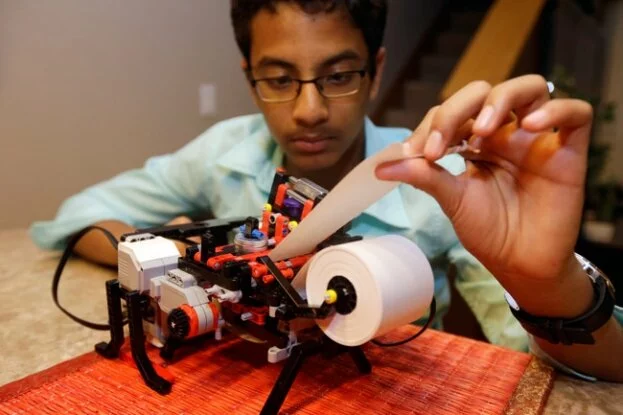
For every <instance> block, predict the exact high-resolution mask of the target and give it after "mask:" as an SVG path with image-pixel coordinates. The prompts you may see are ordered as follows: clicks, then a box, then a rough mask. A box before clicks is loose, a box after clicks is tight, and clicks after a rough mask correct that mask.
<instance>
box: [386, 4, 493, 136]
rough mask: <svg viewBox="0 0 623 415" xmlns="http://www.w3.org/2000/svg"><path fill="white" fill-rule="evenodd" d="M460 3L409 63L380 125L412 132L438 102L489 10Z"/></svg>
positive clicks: (438, 25) (444, 17)
mask: <svg viewBox="0 0 623 415" xmlns="http://www.w3.org/2000/svg"><path fill="white" fill-rule="evenodd" d="M460 3H461V2H457V4H458V5H457V6H451V8H450V9H449V10H447V11H445V12H444V13H443V14H442V16H441V18H440V19H439V20H438V23H437V24H435V25H434V27H433V28H432V31H431V33H430V34H429V36H427V39H426V40H425V41H424V44H423V45H422V47H421V50H422V51H424V52H421V53H420V54H419V55H417V54H416V55H414V58H413V61H412V62H410V63H409V64H408V66H407V68H406V70H405V74H404V76H403V78H402V79H401V80H400V81H399V82H398V84H397V85H396V86H395V87H394V89H393V91H392V94H393V97H392V99H391V100H389V101H387V102H388V105H387V106H386V108H385V110H384V111H383V112H382V113H381V114H380V116H379V117H378V119H379V121H378V124H379V125H385V126H391V127H406V128H408V129H410V130H413V129H415V128H416V127H417V125H418V124H419V123H420V121H421V120H422V118H424V116H425V115H426V112H427V111H428V110H429V109H430V108H431V107H433V106H435V105H437V104H438V103H439V101H440V99H439V95H440V93H441V90H442V88H443V85H444V84H445V82H446V81H447V80H448V78H449V76H450V74H451V73H452V70H453V69H454V67H455V65H456V64H457V63H458V61H459V58H460V57H461V55H462V54H463V51H464V50H465V48H466V47H467V45H468V44H469V42H470V40H471V39H472V37H473V35H474V33H475V32H476V30H477V29H478V26H479V25H480V23H481V21H482V20H483V18H484V16H485V13H486V10H487V5H482V4H481V5H477V6H471V7H467V6H465V5H464V4H460ZM465 3H470V2H465Z"/></svg>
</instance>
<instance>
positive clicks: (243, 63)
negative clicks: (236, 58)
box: [240, 58, 259, 106]
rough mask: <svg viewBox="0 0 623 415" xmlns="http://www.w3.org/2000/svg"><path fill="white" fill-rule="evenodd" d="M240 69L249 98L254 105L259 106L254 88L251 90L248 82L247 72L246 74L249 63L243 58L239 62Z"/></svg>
mask: <svg viewBox="0 0 623 415" xmlns="http://www.w3.org/2000/svg"><path fill="white" fill-rule="evenodd" d="M240 68H241V69H242V72H243V73H244V79H245V80H246V81H247V86H248V87H249V92H250V93H251V98H253V101H254V102H255V105H257V106H259V101H258V99H257V94H256V93H255V88H253V87H252V86H251V82H249V72H248V70H249V62H247V60H246V59H245V58H242V60H241V61H240Z"/></svg>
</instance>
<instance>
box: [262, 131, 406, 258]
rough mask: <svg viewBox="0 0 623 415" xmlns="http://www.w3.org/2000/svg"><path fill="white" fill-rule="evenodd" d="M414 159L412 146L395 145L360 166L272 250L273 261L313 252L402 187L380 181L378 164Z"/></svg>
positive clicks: (394, 183) (395, 183)
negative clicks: (374, 204) (342, 228)
mask: <svg viewBox="0 0 623 415" xmlns="http://www.w3.org/2000/svg"><path fill="white" fill-rule="evenodd" d="M411 156H412V154H409V146H407V145H405V144H403V143H393V144H390V145H389V146H387V147H386V148H385V149H383V150H382V151H380V152H379V153H377V154H375V155H373V156H372V157H369V158H367V159H365V160H364V161H362V162H361V163H359V165H357V167H355V168H354V169H353V170H351V172H350V173H348V174H347V175H346V177H344V178H343V179H342V180H341V181H340V182H339V183H338V184H337V185H336V186H335V188H333V190H331V191H330V192H329V193H328V194H327V195H326V196H325V198H324V199H323V200H322V201H321V202H320V203H319V204H318V205H317V206H315V207H314V208H313V209H312V211H311V213H310V214H309V215H307V216H306V217H305V219H304V220H302V221H301V223H300V224H299V225H298V226H297V227H296V228H295V229H294V230H293V231H292V232H290V234H288V236H286V237H285V238H284V239H283V241H281V242H280V243H279V244H278V245H277V246H276V247H275V249H273V250H272V252H271V253H270V255H269V256H270V258H271V259H272V260H273V261H280V260H283V259H287V258H292V257H294V256H297V255H303V254H307V253H310V252H312V251H313V250H314V249H315V248H316V246H317V245H318V244H319V243H321V242H322V241H324V240H325V239H327V238H328V237H329V236H331V234H333V233H334V232H335V231H337V230H338V229H340V228H341V227H342V226H344V225H345V224H347V223H348V222H349V221H351V220H353V219H354V218H355V217H357V216H358V215H359V214H360V213H361V212H363V211H364V210H365V209H366V208H368V207H369V206H370V205H372V204H373V203H374V202H376V201H377V200H379V199H380V198H382V197H383V196H385V195H386V194H387V193H389V192H390V191H392V190H393V189H394V188H395V187H397V186H398V185H399V184H400V182H390V181H385V180H379V179H377V177H376V175H375V174H374V171H375V169H376V167H377V166H378V165H379V164H381V163H385V162H388V161H393V160H400V159H404V158H407V157H411Z"/></svg>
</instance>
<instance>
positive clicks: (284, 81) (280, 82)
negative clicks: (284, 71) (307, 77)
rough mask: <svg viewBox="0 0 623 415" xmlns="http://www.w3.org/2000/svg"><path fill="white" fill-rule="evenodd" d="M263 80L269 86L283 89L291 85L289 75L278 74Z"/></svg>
mask: <svg viewBox="0 0 623 415" xmlns="http://www.w3.org/2000/svg"><path fill="white" fill-rule="evenodd" d="M265 82H266V83H267V84H268V86H270V87H271V88H274V89H283V88H287V87H289V86H290V85H292V78H290V77H289V76H280V77H278V78H272V79H267V80H266V81H265Z"/></svg>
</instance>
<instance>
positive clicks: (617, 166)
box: [598, 0, 623, 183]
mask: <svg viewBox="0 0 623 415" xmlns="http://www.w3.org/2000/svg"><path fill="white" fill-rule="evenodd" d="M605 18H606V22H605V26H606V33H607V36H606V39H607V47H606V65H605V74H604V84H603V92H602V94H603V95H602V97H603V99H604V101H605V102H608V101H613V102H615V103H616V104H617V109H616V114H615V120H614V122H612V123H610V124H605V125H604V126H603V127H602V128H600V129H599V130H598V137H599V138H600V139H601V140H604V141H606V142H609V143H610V144H611V145H612V149H611V153H610V160H609V162H608V164H607V167H606V169H605V170H606V171H605V173H604V174H605V176H606V177H608V176H611V177H615V178H616V179H617V180H619V181H620V182H622V183H623V163H622V162H621V161H622V160H623V77H622V76H621V74H623V1H622V0H615V1H611V2H609V3H607V5H606V11H605Z"/></svg>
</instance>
